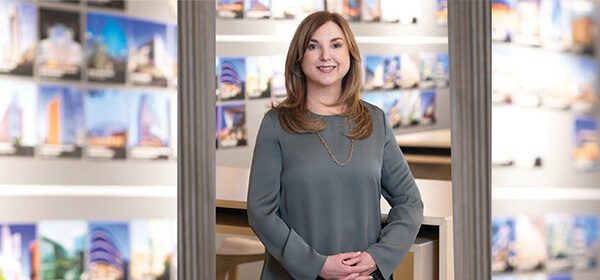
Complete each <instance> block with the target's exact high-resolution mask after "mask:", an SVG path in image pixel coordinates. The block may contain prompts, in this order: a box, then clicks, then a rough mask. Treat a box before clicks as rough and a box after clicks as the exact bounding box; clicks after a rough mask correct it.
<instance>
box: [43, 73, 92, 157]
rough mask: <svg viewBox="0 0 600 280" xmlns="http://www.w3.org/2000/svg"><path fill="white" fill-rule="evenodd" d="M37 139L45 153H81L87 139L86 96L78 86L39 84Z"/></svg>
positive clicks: (60, 154) (70, 154) (52, 155)
mask: <svg viewBox="0 0 600 280" xmlns="http://www.w3.org/2000/svg"><path fill="white" fill-rule="evenodd" d="M38 92H39V94H38V106H37V108H38V119H37V126H38V140H39V143H38V144H39V145H41V147H40V154H41V155H42V156H44V157H81V151H82V146H83V145H84V142H85V129H84V123H83V96H82V94H81V90H80V89H79V88H76V87H70V86H60V85H40V86H39V88H38Z"/></svg>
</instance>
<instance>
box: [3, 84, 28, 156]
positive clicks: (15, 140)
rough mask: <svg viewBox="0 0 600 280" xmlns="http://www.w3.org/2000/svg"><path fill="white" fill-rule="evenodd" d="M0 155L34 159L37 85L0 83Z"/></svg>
mask: <svg viewBox="0 0 600 280" xmlns="http://www.w3.org/2000/svg"><path fill="white" fill-rule="evenodd" d="M0 88H1V89H2V91H0V156H29V157H31V156H33V155H34V147H35V145H36V144H37V136H36V131H35V127H36V115H37V111H36V104H37V103H36V102H37V86H36V85H35V84H34V83H33V82H18V81H9V80H0Z"/></svg>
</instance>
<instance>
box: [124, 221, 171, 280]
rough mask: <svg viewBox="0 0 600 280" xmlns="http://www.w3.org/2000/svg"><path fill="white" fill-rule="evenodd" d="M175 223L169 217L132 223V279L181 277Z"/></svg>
mask: <svg viewBox="0 0 600 280" xmlns="http://www.w3.org/2000/svg"><path fill="white" fill-rule="evenodd" d="M173 224H174V223H173V222H172V221H168V220H135V221H132V222H131V224H130V229H131V279H133V280H148V279H155V280H158V279H161V280H163V279H164V280H171V279H173V280H174V279H177V276H176V270H175V263H174V262H175V261H176V254H177V230H176V225H175V226H174V225H173Z"/></svg>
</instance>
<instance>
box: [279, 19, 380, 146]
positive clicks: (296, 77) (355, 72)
mask: <svg viewBox="0 0 600 280" xmlns="http://www.w3.org/2000/svg"><path fill="white" fill-rule="evenodd" d="M329 21H332V22H334V23H335V24H337V25H338V26H339V27H340V28H341V29H342V32H343V33H344V37H346V42H347V44H348V49H349V51H350V69H349V70H348V73H346V76H344V78H343V79H342V94H341V95H340V97H339V99H338V100H337V101H336V102H334V103H333V104H326V106H330V107H335V106H340V105H345V108H346V110H345V111H344V112H342V113H341V114H340V115H342V116H349V121H350V123H351V124H353V125H352V126H351V129H350V131H349V132H348V133H345V135H346V136H348V137H350V138H353V139H364V138H367V137H368V136H369V135H371V133H372V132H373V123H372V121H371V115H370V113H369V109H368V108H367V107H366V106H365V105H364V104H363V103H362V102H361V101H360V89H361V86H362V66H361V59H360V51H359V49H358V44H357V43H356V39H355V38H354V34H352V30H351V29H350V24H348V22H347V21H346V20H345V19H344V18H343V17H342V16H340V15H339V14H337V13H331V12H328V11H320V12H315V13H313V14H310V15H309V16H308V17H306V18H305V19H304V20H303V21H302V22H301V23H300V25H299V26H298V28H297V29H296V33H295V34H294V37H293V38H292V41H291V43H290V47H289V49H288V53H287V58H286V60H285V89H286V91H287V97H286V98H285V99H284V100H283V102H281V103H279V104H277V105H271V107H272V109H274V110H278V111H279V114H278V115H279V121H280V123H281V126H282V127H283V129H285V130H286V131H287V132H289V133H307V132H316V131H319V130H322V129H324V128H325V123H324V122H323V120H322V119H321V118H312V117H311V115H310V113H309V111H308V108H307V100H306V94H307V93H306V77H305V75H304V73H302V67H301V62H302V58H303V57H304V52H305V51H306V48H308V45H309V43H310V39H311V37H312V35H313V34H314V33H315V31H316V30H317V29H319V27H321V26H322V25H323V24H325V23H327V22H329Z"/></svg>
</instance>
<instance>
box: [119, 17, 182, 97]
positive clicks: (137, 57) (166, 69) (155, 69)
mask: <svg viewBox="0 0 600 280" xmlns="http://www.w3.org/2000/svg"><path fill="white" fill-rule="evenodd" d="M129 22H130V23H129V24H130V26H131V32H130V38H129V44H130V45H129V60H128V63H127V64H128V65H127V69H128V73H129V75H130V77H129V79H130V81H131V83H133V84H134V85H140V86H158V87H166V86H167V76H168V75H169V73H172V69H171V67H172V66H171V65H170V64H169V55H168V51H167V27H166V25H164V24H160V23H156V22H151V21H145V20H133V19H132V20H130V21H129Z"/></svg>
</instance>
